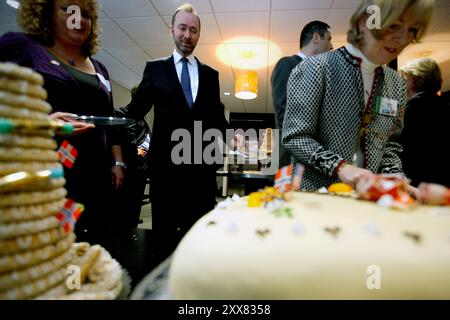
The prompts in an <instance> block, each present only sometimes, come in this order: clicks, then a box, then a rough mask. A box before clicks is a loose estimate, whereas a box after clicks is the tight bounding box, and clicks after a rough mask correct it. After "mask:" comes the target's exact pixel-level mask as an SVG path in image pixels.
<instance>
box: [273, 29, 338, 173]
mask: <svg viewBox="0 0 450 320" xmlns="http://www.w3.org/2000/svg"><path fill="white" fill-rule="evenodd" d="M329 28H330V26H329V25H328V24H326V23H325V22H322V21H311V22H310V23H308V24H307V25H306V26H305V27H304V28H303V30H302V32H301V35H300V51H299V52H298V53H297V54H294V55H292V56H287V57H283V58H281V59H280V60H279V61H278V62H277V64H276V66H275V68H274V69H273V72H272V77H271V83H272V97H273V105H274V108H275V115H276V125H277V128H278V129H280V131H281V129H282V127H283V119H284V111H285V110H286V96H287V92H286V90H287V82H288V79H289V75H290V74H291V71H292V69H294V67H295V66H296V65H297V64H299V63H300V62H301V61H302V60H304V59H306V57H308V56H312V55H315V54H319V53H322V52H327V51H330V50H332V49H333V45H332V44H331V34H330V32H329V31H328V29H329ZM279 151H280V163H279V166H280V167H283V166H286V165H289V164H290V163H291V156H290V154H289V153H288V152H287V150H286V149H284V147H283V146H282V144H281V134H280V140H279Z"/></svg>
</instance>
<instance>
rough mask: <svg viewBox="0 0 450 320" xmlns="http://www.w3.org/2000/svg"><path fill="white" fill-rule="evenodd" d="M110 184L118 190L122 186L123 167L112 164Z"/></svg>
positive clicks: (123, 178) (123, 177)
mask: <svg viewBox="0 0 450 320" xmlns="http://www.w3.org/2000/svg"><path fill="white" fill-rule="evenodd" d="M111 177H112V185H113V187H114V189H115V190H119V189H121V188H122V186H123V182H124V180H125V172H124V169H123V168H122V167H120V166H113V167H112V169H111Z"/></svg>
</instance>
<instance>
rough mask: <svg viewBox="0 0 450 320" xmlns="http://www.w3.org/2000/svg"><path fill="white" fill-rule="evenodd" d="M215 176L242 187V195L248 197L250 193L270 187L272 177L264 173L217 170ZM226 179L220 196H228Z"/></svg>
mask: <svg viewBox="0 0 450 320" xmlns="http://www.w3.org/2000/svg"><path fill="white" fill-rule="evenodd" d="M216 174H217V176H221V177H227V178H230V180H231V182H234V183H236V184H243V185H244V193H245V195H248V194H249V193H251V192H254V191H257V190H259V189H262V188H264V187H266V186H272V185H273V180H274V175H273V174H269V173H265V172H264V171H256V170H247V171H228V170H219V171H217V172H216ZM228 184H229V181H228V179H227V180H226V181H224V183H223V189H222V196H223V197H227V196H228Z"/></svg>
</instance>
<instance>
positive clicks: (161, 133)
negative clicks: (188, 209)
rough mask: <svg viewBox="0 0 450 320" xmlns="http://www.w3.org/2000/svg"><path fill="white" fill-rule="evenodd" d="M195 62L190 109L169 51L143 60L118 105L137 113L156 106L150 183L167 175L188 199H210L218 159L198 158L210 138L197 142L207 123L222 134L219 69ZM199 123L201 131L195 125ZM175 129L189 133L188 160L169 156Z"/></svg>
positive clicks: (164, 179)
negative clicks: (139, 75) (128, 96)
mask: <svg viewBox="0 0 450 320" xmlns="http://www.w3.org/2000/svg"><path fill="white" fill-rule="evenodd" d="M197 63H198V68H199V70H198V71H199V72H198V73H199V87H198V93H197V97H196V100H195V103H194V106H193V108H192V110H190V109H189V107H188V104H187V102H186V99H185V97H184V93H183V89H182V87H181V84H180V81H179V80H178V77H177V73H176V69H175V65H174V62H173V57H172V56H170V57H168V58H163V59H160V60H155V61H150V62H148V63H147V65H146V68H145V71H144V75H143V79H142V82H141V83H140V85H139V87H138V89H137V91H136V93H135V95H134V97H133V99H132V101H131V102H130V104H129V105H127V106H126V107H123V108H122V111H123V113H124V115H126V116H127V117H131V118H135V119H142V118H143V117H144V116H145V114H147V112H148V111H149V110H150V109H151V108H152V107H154V108H155V109H154V114H155V118H154V124H153V130H152V142H151V145H150V157H151V159H152V166H151V168H150V175H151V179H152V188H153V189H156V188H158V189H159V188H163V185H166V183H167V181H168V180H172V181H170V183H172V188H173V187H175V188H176V189H178V188H179V189H181V188H183V190H182V191H181V192H182V193H183V195H187V194H189V195H190V196H192V199H191V200H193V199H194V198H195V199H198V201H200V202H202V201H206V202H210V201H213V202H215V196H214V195H215V192H216V188H217V186H216V170H217V168H218V165H216V164H206V163H204V162H203V159H199V157H200V158H202V154H203V149H204V147H205V146H206V145H209V144H210V143H211V141H207V142H202V136H203V132H204V131H206V130H207V129H210V128H217V129H219V130H220V131H221V132H222V133H223V134H225V129H226V128H227V127H228V123H227V122H226V120H225V117H224V114H223V108H222V107H221V104H220V93H219V74H218V72H217V71H215V70H214V69H212V68H210V67H209V66H207V65H205V64H202V63H200V61H198V60H197ZM197 121H198V123H197V131H194V123H195V122H197ZM200 125H201V129H202V131H201V132H200V131H199V130H198V126H200ZM177 129H184V132H185V133H189V134H190V142H191V143H190V145H191V146H190V148H189V149H188V150H187V151H188V152H190V160H191V164H189V163H187V164H181V165H180V164H174V163H173V161H172V158H171V153H172V150H173V148H174V147H176V146H177V145H179V143H180V141H179V140H177V141H171V140H172V139H171V137H172V134H173V133H174V131H175V130H177ZM224 137H225V136H224ZM196 158H197V159H196ZM195 160H197V162H198V160H200V161H201V163H200V164H194V161H195ZM174 183H175V184H174ZM158 184H159V186H158ZM152 192H153V191H152ZM157 192H158V191H157ZM166 192H170V190H166ZM193 193H196V194H198V195H194V194H193ZM156 201H158V200H156Z"/></svg>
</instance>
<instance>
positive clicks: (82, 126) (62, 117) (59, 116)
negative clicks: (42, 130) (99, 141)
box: [49, 112, 95, 135]
mask: <svg viewBox="0 0 450 320" xmlns="http://www.w3.org/2000/svg"><path fill="white" fill-rule="evenodd" d="M76 116H77V115H76V114H73V113H68V112H55V113H52V114H50V115H49V117H50V119H52V120H55V121H59V122H68V123H70V124H71V125H73V133H72V135H77V134H82V133H85V132H86V131H89V130H91V129H93V128H95V126H94V125H93V124H91V123H84V122H80V121H76V120H75V117H76Z"/></svg>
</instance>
